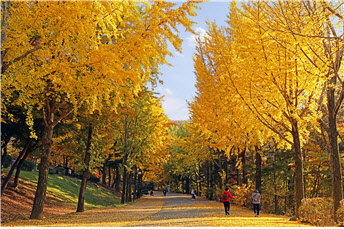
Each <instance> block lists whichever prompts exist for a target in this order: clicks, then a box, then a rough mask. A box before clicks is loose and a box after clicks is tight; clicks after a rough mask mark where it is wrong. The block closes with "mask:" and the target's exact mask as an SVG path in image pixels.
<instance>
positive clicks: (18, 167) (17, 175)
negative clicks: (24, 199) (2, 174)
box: [12, 150, 30, 188]
mask: <svg viewBox="0 0 344 229" xmlns="http://www.w3.org/2000/svg"><path fill="white" fill-rule="evenodd" d="M29 154H30V152H29V150H27V151H26V152H25V154H24V157H23V158H22V159H21V160H20V162H19V164H18V166H17V171H16V175H15V177H14V182H13V185H12V187H14V188H17V187H18V184H19V176H20V171H21V169H22V167H23V165H24V161H25V160H26V158H27V157H28V156H29Z"/></svg>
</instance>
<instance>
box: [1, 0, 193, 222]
mask: <svg viewBox="0 0 344 229" xmlns="http://www.w3.org/2000/svg"><path fill="white" fill-rule="evenodd" d="M1 4H2V6H1V9H2V30H1V40H2V46H1V75H2V85H1V86H2V90H1V93H2V94H1V95H2V103H1V108H2V122H4V123H6V125H8V127H9V128H8V130H9V132H7V133H3V132H2V146H3V147H2V148H3V149H4V150H3V154H2V157H3V156H5V154H6V146H7V144H8V143H9V142H10V140H11V139H13V137H16V138H19V136H18V135H15V134H16V133H14V132H15V131H12V130H13V129H11V125H12V127H13V126H15V125H17V124H18V125H19V124H23V123H24V122H25V123H26V124H27V125H28V127H29V130H30V131H29V134H26V136H25V137H26V138H27V139H28V140H27V145H28V147H24V149H23V150H22V153H20V154H19V156H18V158H17V160H16V162H15V163H14V165H13V166H14V167H13V169H11V172H12V173H13V171H14V168H15V167H16V166H17V165H18V164H19V163H20V160H21V159H23V158H25V157H26V156H25V155H26V154H25V152H29V151H30V149H29V147H30V145H31V144H32V142H34V141H36V142H37V146H38V147H39V151H40V166H39V178H38V184H37V190H36V194H35V199H34V204H33V208H32V212H31V216H30V218H32V219H40V218H41V217H42V212H43V207H44V201H45V195H46V190H47V180H48V179H47V178H48V171H49V164H50V163H51V161H59V160H62V156H60V159H59V158H58V155H65V158H64V159H65V160H67V159H66V158H69V163H73V165H74V166H76V167H77V168H78V170H79V171H82V184H81V187H80V195H79V203H78V210H77V211H83V210H84V207H83V201H84V194H85V187H86V181H87V176H88V173H89V172H92V171H93V169H94V168H97V167H100V166H101V165H100V162H102V160H104V159H105V158H109V161H112V162H114V163H120V168H119V169H120V171H121V172H122V178H123V186H122V187H123V190H122V202H124V201H126V200H127V199H128V198H127V197H126V196H128V195H127V193H130V187H131V186H130V185H129V183H128V182H127V180H128V179H130V178H131V177H133V176H135V177H136V171H139V170H144V169H145V168H148V167H153V168H154V166H155V165H156V164H158V162H157V160H159V159H157V157H156V156H157V154H158V152H159V153H160V152H163V149H164V143H165V142H166V138H167V136H166V128H167V125H168V120H167V118H166V117H165V115H164V114H163V111H162V108H161V104H160V100H159V99H157V98H156V97H155V96H154V94H153V93H152V92H150V91H148V90H147V89H146V87H145V85H147V83H148V82H151V83H152V84H153V85H156V84H157V83H158V81H159V78H158V74H159V65H161V64H166V63H167V61H166V56H171V55H172V54H171V53H170V52H169V50H168V49H167V42H170V43H171V44H172V45H173V47H174V48H175V49H176V50H177V51H181V42H182V40H181V39H180V38H179V35H178V30H177V26H182V27H184V28H185V29H186V31H190V32H193V31H192V29H191V26H192V25H193V22H192V21H191V20H190V16H195V12H194V9H195V8H196V6H195V3H192V2H188V3H184V4H182V5H180V6H179V7H176V5H175V4H174V3H169V2H153V3H148V2H141V3H137V2H131V1H114V2H106V1H77V2H66V1H55V2H40V1H39V2H37V1H33V2H31V1H30V2H16V1H13V2H12V1H4V2H2V3H1ZM24 120H25V121H24ZM12 132H13V133H12ZM23 141H25V140H23ZM52 151H53V152H54V154H53V156H54V157H51V156H52ZM159 156H160V155H159ZM11 172H10V174H9V176H10V175H11ZM133 174H135V175H133ZM7 180H8V179H7ZM7 182H8V181H7ZM126 184H128V185H126ZM128 187H129V190H128ZM4 189H5V183H3V190H4ZM128 191H129V192H128Z"/></svg>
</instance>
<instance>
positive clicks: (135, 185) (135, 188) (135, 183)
mask: <svg viewBox="0 0 344 229" xmlns="http://www.w3.org/2000/svg"><path fill="white" fill-rule="evenodd" d="M136 178H137V169H136V166H135V167H134V190H133V192H134V195H133V200H135V199H136V193H137V182H136V180H137V179H136Z"/></svg>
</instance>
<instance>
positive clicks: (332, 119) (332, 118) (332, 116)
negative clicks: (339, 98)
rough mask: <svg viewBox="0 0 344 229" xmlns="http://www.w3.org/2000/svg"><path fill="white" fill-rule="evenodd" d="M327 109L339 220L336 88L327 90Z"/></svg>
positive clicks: (339, 196)
mask: <svg viewBox="0 0 344 229" xmlns="http://www.w3.org/2000/svg"><path fill="white" fill-rule="evenodd" d="M330 83H331V84H333V85H335V84H336V77H335V76H334V77H332V79H331V80H330ZM327 109H328V125H329V128H328V139H329V148H330V156H331V165H332V166H331V168H332V186H333V191H332V196H333V206H334V217H335V220H337V214H336V211H337V210H338V209H339V207H340V203H339V202H340V201H341V200H342V199H343V181H342V171H341V164H340V155H339V148H338V130H337V112H336V103H335V88H334V87H330V86H329V87H328V89H327Z"/></svg>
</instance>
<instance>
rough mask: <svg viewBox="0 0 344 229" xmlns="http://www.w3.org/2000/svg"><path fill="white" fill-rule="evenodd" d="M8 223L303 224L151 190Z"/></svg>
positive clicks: (93, 225) (28, 224)
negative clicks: (128, 200) (120, 201)
mask: <svg viewBox="0 0 344 229" xmlns="http://www.w3.org/2000/svg"><path fill="white" fill-rule="evenodd" d="M1 226H2V227H8V226H63V227H84V226H89V227H136V226H139V227H190V226H191V227H221V226H223V227H300V226H301V227H304V226H309V225H307V224H301V223H299V222H291V221H289V218H288V217H285V216H275V215H272V214H264V213H263V214H261V215H260V217H259V218H258V217H254V215H253V211H250V210H247V209H244V208H241V207H237V206H233V205H232V206H231V209H230V215H229V216H226V215H225V214H224V209H223V204H222V203H219V202H215V201H209V200H206V199H204V198H196V200H191V195H183V194H176V193H168V194H167V196H163V195H162V193H161V192H154V196H144V197H142V198H141V199H139V200H138V201H137V202H136V203H134V204H131V205H128V206H125V207H123V208H107V209H94V210H89V211H86V212H83V213H71V214H67V215H64V216H59V217H51V218H50V217H49V218H45V219H43V220H20V221H16V222H12V223H5V224H2V225H1Z"/></svg>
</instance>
